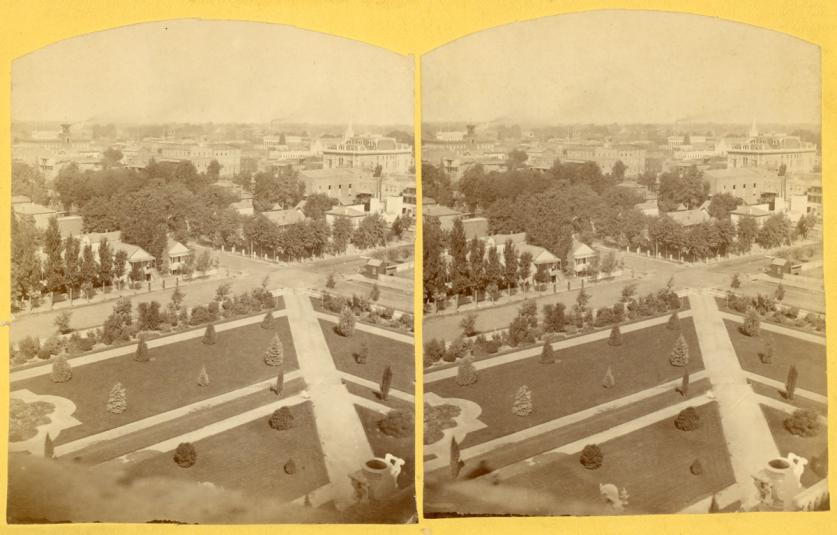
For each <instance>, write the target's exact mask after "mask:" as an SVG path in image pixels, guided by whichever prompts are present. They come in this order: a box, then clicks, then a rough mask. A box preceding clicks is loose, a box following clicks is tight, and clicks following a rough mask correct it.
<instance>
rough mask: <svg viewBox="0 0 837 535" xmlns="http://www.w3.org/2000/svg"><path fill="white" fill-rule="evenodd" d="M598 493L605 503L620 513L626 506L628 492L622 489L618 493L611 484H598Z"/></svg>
mask: <svg viewBox="0 0 837 535" xmlns="http://www.w3.org/2000/svg"><path fill="white" fill-rule="evenodd" d="M599 493H600V494H601V496H602V499H603V500H604V501H605V503H607V504H608V505H610V506H611V507H613V508H614V509H616V510H617V511H622V510H623V509H624V508H625V506H626V505H628V491H627V490H626V489H624V488H623V489H622V490H621V491H620V490H619V487H617V486H616V485H614V484H613V483H606V484H604V485H602V484H599Z"/></svg>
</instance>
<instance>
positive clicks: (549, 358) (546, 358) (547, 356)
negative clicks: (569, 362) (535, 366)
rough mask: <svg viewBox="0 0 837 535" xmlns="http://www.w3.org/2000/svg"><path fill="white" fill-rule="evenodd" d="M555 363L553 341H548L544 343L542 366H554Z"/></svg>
mask: <svg viewBox="0 0 837 535" xmlns="http://www.w3.org/2000/svg"><path fill="white" fill-rule="evenodd" d="M554 362H555V351H554V350H553V349H552V342H551V340H548V339H547V340H546V341H544V343H543V349H542V350H541V364H553V363H554Z"/></svg>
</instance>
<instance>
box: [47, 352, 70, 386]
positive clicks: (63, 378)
mask: <svg viewBox="0 0 837 535" xmlns="http://www.w3.org/2000/svg"><path fill="white" fill-rule="evenodd" d="M72 378H73V371H72V369H71V368H70V363H69V362H67V359H66V358H65V357H64V355H58V356H57V357H55V360H53V361H52V373H51V374H50V376H49V379H50V381H52V382H53V383H66V382H67V381H69V380H70V379H72Z"/></svg>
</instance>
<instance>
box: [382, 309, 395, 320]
mask: <svg viewBox="0 0 837 535" xmlns="http://www.w3.org/2000/svg"><path fill="white" fill-rule="evenodd" d="M394 315H395V311H394V310H393V309H392V307H384V309H383V310H381V317H382V318H384V319H385V320H391V319H392V317H393V316H394Z"/></svg>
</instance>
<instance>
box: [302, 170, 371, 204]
mask: <svg viewBox="0 0 837 535" xmlns="http://www.w3.org/2000/svg"><path fill="white" fill-rule="evenodd" d="M372 174H373V173H372V170H370V169H365V168H357V167H337V168H324V169H303V170H300V171H299V179H300V180H301V181H302V182H303V184H305V195H314V194H317V193H325V194H326V195H328V196H329V197H333V198H335V199H337V200H338V201H339V202H340V203H342V204H346V203H351V202H354V199H355V198H356V197H357V196H358V195H360V194H368V195H375V194H376V192H377V190H378V183H379V180H378V178H376V177H374V176H372Z"/></svg>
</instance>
